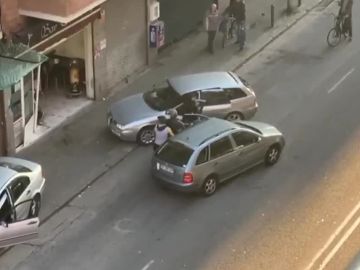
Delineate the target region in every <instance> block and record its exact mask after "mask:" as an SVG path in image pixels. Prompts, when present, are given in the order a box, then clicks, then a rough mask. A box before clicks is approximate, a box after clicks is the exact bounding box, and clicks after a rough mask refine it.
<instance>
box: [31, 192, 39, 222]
mask: <svg viewBox="0 0 360 270" xmlns="http://www.w3.org/2000/svg"><path fill="white" fill-rule="evenodd" d="M40 208H41V197H40V195H36V196H35V197H34V199H33V201H32V202H31V205H30V209H29V218H34V217H38V216H39V213H40Z"/></svg>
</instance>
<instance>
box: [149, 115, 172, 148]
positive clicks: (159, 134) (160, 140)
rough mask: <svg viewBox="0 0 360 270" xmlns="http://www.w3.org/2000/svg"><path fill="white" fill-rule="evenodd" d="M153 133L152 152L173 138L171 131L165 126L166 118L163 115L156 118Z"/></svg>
mask: <svg viewBox="0 0 360 270" xmlns="http://www.w3.org/2000/svg"><path fill="white" fill-rule="evenodd" d="M154 132H155V141H154V151H156V150H158V149H159V147H160V146H161V145H163V144H164V143H165V142H166V140H167V139H168V138H169V137H171V136H174V133H173V131H172V130H171V128H169V127H168V126H167V124H166V117H165V116H163V115H161V116H159V117H158V123H157V124H156V126H155V128H154Z"/></svg>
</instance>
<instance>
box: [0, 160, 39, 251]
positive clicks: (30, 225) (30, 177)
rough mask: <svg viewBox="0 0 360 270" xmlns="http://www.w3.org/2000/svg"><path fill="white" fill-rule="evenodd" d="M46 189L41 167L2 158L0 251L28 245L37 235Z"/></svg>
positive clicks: (0, 162)
mask: <svg viewBox="0 0 360 270" xmlns="http://www.w3.org/2000/svg"><path fill="white" fill-rule="evenodd" d="M44 187H45V178H44V177H43V174H42V168H41V166H40V165H39V164H37V163H34V162H30V161H27V160H23V159H18V158H10V157H0V247H4V246H8V245H13V244H18V243H21V242H24V241H28V240H30V239H31V238H33V236H34V235H36V233H37V227H38V225H39V220H38V218H37V217H38V215H39V211H40V207H41V198H42V194H43V191H44Z"/></svg>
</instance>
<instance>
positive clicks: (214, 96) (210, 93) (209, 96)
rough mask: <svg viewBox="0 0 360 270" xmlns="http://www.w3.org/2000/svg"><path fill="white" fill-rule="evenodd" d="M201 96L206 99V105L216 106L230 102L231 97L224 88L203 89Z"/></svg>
mask: <svg viewBox="0 0 360 270" xmlns="http://www.w3.org/2000/svg"><path fill="white" fill-rule="evenodd" d="M200 98H201V99H203V100H205V106H214V105H222V104H228V103H230V99H229V97H228V96H227V95H226V93H225V92H224V90H223V89H210V90H202V91H201V97H200Z"/></svg>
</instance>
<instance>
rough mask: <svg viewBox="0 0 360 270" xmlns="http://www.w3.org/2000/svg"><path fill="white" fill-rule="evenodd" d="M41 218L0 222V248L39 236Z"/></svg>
mask: <svg viewBox="0 0 360 270" xmlns="http://www.w3.org/2000/svg"><path fill="white" fill-rule="evenodd" d="M39 223H40V221H39V218H30V219H25V220H23V221H18V222H13V223H9V224H7V223H5V222H2V223H1V224H0V248H3V247H8V246H13V245H17V244H21V243H25V242H28V241H31V240H34V239H36V238H37V237H38V230H39Z"/></svg>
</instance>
